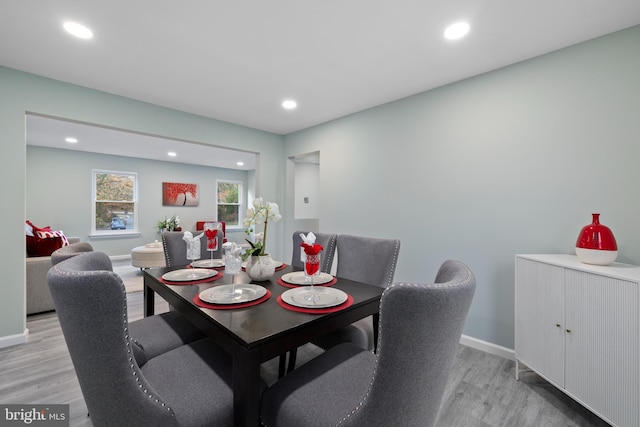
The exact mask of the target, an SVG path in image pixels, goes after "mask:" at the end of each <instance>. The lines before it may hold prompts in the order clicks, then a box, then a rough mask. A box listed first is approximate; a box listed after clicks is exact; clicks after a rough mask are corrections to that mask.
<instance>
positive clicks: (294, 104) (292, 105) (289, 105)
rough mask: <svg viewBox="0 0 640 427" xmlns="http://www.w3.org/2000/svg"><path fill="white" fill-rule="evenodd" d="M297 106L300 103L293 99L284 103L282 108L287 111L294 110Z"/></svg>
mask: <svg viewBox="0 0 640 427" xmlns="http://www.w3.org/2000/svg"><path fill="white" fill-rule="evenodd" d="M297 106H298V103H297V102H296V101H294V100H293V99H287V100H286V101H283V102H282V108H284V109H285V110H293V109H294V108H296V107H297Z"/></svg>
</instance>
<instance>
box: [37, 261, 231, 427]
mask: <svg viewBox="0 0 640 427" xmlns="http://www.w3.org/2000/svg"><path fill="white" fill-rule="evenodd" d="M109 266H110V260H109V258H108V256H107V255H106V254H104V253H102V252H88V253H86V254H81V255H78V256H75V257H73V258H69V259H67V260H66V261H62V262H60V263H59V264H57V265H55V266H53V267H52V268H51V270H49V273H48V284H49V288H50V290H51V294H52V296H53V300H54V303H55V306H56V312H57V315H58V318H59V320H60V326H61V327H62V332H63V335H64V338H65V341H66V343H67V347H68V349H69V353H70V355H71V360H72V362H73V366H74V368H75V371H76V374H77V377H78V381H79V383H80V387H81V390H82V394H83V396H84V399H85V402H86V404H87V407H88V409H89V415H90V416H91V420H92V423H93V425H95V426H101V425H132V426H133V425H135V426H158V425H162V426H164V425H190V426H191V425H220V426H231V425H233V393H232V389H231V360H230V356H229V355H228V354H227V353H226V352H224V351H223V350H221V349H220V348H219V347H218V346H217V345H216V344H215V342H214V341H213V340H212V339H210V338H203V339H199V340H196V341H192V342H190V343H189V344H186V345H180V346H178V347H176V348H174V349H173V350H169V351H165V352H162V353H160V354H156V355H151V354H145V355H144V356H145V357H144V358H143V360H140V359H139V358H138V357H137V353H138V352H139V351H141V350H144V351H146V350H147V348H144V349H142V348H140V346H139V345H138V343H137V342H136V340H134V338H133V334H134V325H135V324H136V322H131V323H129V322H128V320H127V300H126V295H125V288H124V285H123V283H122V280H121V279H120V277H119V276H118V275H117V274H115V273H113V272H112V271H110V270H109ZM152 317H154V318H155V317H158V316H152ZM146 319H149V318H146ZM140 338H141V339H142V340H144V338H145V337H140Z"/></svg>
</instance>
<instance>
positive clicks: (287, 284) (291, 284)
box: [278, 277, 338, 288]
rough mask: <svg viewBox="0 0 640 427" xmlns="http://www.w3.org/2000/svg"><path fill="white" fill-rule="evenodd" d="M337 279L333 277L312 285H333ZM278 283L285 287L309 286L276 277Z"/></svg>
mask: <svg viewBox="0 0 640 427" xmlns="http://www.w3.org/2000/svg"><path fill="white" fill-rule="evenodd" d="M337 281H338V279H336V278H335V277H334V278H333V279H331V280H329V281H328V282H327V283H322V284H320V285H317V284H314V285H313V286H333V285H335V284H336V282H337ZM278 284H279V285H282V286H284V287H287V288H301V287H303V286H309V285H294V284H293V283H289V282H285V281H284V280H282V277H278Z"/></svg>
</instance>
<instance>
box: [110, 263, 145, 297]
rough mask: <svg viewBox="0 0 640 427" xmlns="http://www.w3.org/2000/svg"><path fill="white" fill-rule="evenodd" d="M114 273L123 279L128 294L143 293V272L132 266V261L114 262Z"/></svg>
mask: <svg viewBox="0 0 640 427" xmlns="http://www.w3.org/2000/svg"><path fill="white" fill-rule="evenodd" d="M112 264H113V271H114V272H115V273H116V274H118V276H120V277H121V278H122V282H123V283H124V286H125V288H126V289H127V293H129V292H141V291H142V287H143V284H142V277H143V276H142V270H140V268H138V267H134V266H132V265H131V259H129V258H127V259H120V260H114V261H112Z"/></svg>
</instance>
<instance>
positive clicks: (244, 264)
mask: <svg viewBox="0 0 640 427" xmlns="http://www.w3.org/2000/svg"><path fill="white" fill-rule="evenodd" d="M271 262H273V265H275V268H280V267H282V264H283V262H282V261H276V260H275V259H274V260H271ZM242 268H247V261H245V262H243V263H242Z"/></svg>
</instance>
